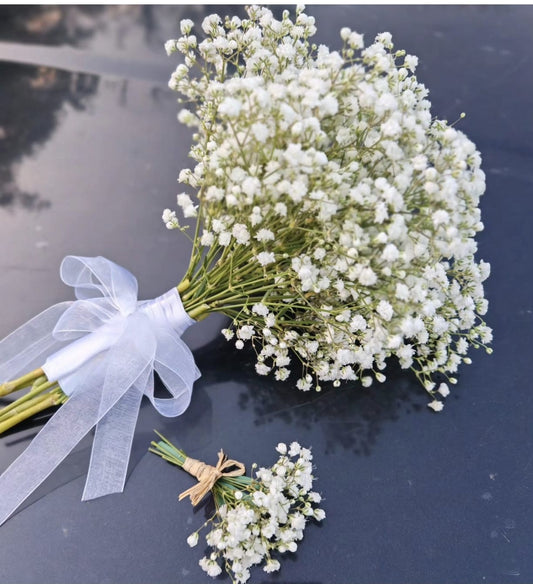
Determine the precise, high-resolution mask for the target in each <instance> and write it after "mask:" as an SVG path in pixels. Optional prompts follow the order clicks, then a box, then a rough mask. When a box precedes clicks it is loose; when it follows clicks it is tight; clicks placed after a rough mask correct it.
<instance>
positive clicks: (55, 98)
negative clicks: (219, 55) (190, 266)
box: [0, 6, 533, 584]
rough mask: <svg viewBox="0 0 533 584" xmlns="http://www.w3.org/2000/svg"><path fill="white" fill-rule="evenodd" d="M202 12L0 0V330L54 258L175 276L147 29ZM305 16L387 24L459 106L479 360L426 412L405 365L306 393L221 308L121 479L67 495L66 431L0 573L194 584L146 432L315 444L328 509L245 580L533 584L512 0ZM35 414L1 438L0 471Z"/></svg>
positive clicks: (143, 289)
mask: <svg viewBox="0 0 533 584" xmlns="http://www.w3.org/2000/svg"><path fill="white" fill-rule="evenodd" d="M277 9H279V8H276V10H277ZM233 10H241V9H240V8H234V9H233ZM218 11H219V12H221V11H222V7H218ZM208 12H210V10H209V9H207V8H205V7H196V8H188V7H137V6H136V7H107V8H101V7H92V8H81V9H76V8H72V7H64V8H52V7H46V8H42V9H41V8H38V7H24V8H22V7H13V8H6V7H2V8H0V59H2V61H0V75H1V77H0V79H1V80H2V82H1V85H0V249H1V250H2V252H1V255H0V269H1V273H2V286H1V292H0V301H1V305H2V306H3V307H4V308H3V309H2V311H1V314H0V336H2V337H3V336H4V335H6V334H7V333H9V332H10V331H11V330H12V329H13V328H15V327H16V326H18V325H20V324H22V323H23V322H25V321H26V320H28V319H29V318H30V317H31V316H33V315H34V314H36V313H37V312H39V311H40V310H42V309H44V308H45V307H47V306H49V305H50V304H52V303H54V302H58V301H60V300H64V299H70V290H68V289H67V288H66V287H65V286H63V285H62V284H61V283H60V281H59V277H58V268H59V263H60V261H61V259H62V258H63V256H65V255H67V254H79V255H97V254H102V255H105V256H107V257H109V258H110V259H112V260H114V261H115V262H117V263H119V264H121V265H124V266H125V267H127V268H128V269H130V270H131V271H132V272H133V273H134V274H135V275H136V276H137V278H138V280H139V284H140V296H141V297H143V298H149V297H153V296H155V295H158V294H160V293H162V292H163V291H165V290H167V289H168V288H170V287H171V286H172V285H173V284H175V283H177V281H178V280H179V278H180V276H181V274H182V273H183V271H184V270H185V267H186V261H187V257H188V251H189V245H188V242H187V240H186V239H185V238H184V237H183V236H180V234H179V233H176V232H168V231H167V230H165V228H164V226H163V225H162V223H161V221H160V216H161V212H162V209H163V208H164V207H169V206H173V204H174V201H175V193H176V192H177V189H178V187H177V185H176V176H177V174H178V171H179V169H180V168H182V167H184V166H186V165H187V164H188V161H187V158H186V154H187V151H188V147H189V134H188V132H187V131H186V130H185V129H183V128H182V127H180V126H179V124H178V123H177V122H176V121H175V116H176V112H177V109H178V108H177V105H176V103H175V97H176V96H175V95H174V94H173V93H172V92H170V91H169V90H167V88H166V78H167V76H168V74H170V72H171V70H172V67H173V64H174V61H171V60H169V59H167V57H166V56H165V55H164V52H163V50H162V42H164V40H166V39H167V37H170V36H176V35H177V32H176V31H177V23H178V21H179V19H180V18H182V17H184V16H189V17H193V18H195V19H196V20H199V19H201V17H202V15H203V14H205V13H208ZM308 12H309V13H310V14H313V15H315V16H316V17H317V20H318V27H319V32H318V35H317V40H318V42H326V43H328V44H330V45H333V46H338V41H337V39H338V35H337V33H338V30H339V29H340V27H341V26H350V27H352V28H353V29H354V30H357V31H359V32H363V33H365V37H366V39H367V42H368V41H370V40H371V39H372V38H373V36H374V34H375V33H377V32H379V31H382V30H389V31H390V32H391V33H392V34H393V38H394V40H395V43H396V46H397V47H398V48H405V49H406V50H407V51H408V52H410V53H413V54H416V55H418V56H419V58H420V68H419V77H420V78H421V79H422V80H423V81H424V82H425V83H426V84H427V86H428V87H429V89H430V99H431V101H432V102H433V113H434V114H435V115H437V116H439V117H443V118H449V119H450V120H454V119H456V118H457V117H458V116H459V114H460V113H461V112H462V111H466V112H467V114H468V116H467V118H466V119H465V120H464V121H462V122H461V126H460V127H461V129H463V130H464V131H465V132H466V133H467V134H468V135H469V137H470V138H471V139H472V140H474V141H475V142H476V144H477V146H478V148H479V150H480V151H481V152H482V155H483V158H484V166H483V168H484V170H485V172H486V173H487V185H488V188H487V193H486V195H485V196H484V198H483V199H482V213H483V221H484V223H485V225H486V230H485V231H484V232H483V233H482V234H481V236H480V238H479V244H480V245H479V247H480V257H482V258H484V259H486V260H488V261H490V262H491V264H492V276H491V277H490V279H489V280H488V282H487V286H486V289H487V296H488V298H489V301H490V309H489V313H488V322H489V324H490V325H491V326H493V327H494V330H495V340H494V354H493V355H492V356H487V355H485V354H484V353H482V352H480V351H476V352H474V353H473V354H472V355H471V356H472V358H473V365H471V366H466V367H463V368H462V369H461V371H460V376H459V383H458V385H457V386H456V387H455V388H453V396H450V398H448V400H447V403H446V407H445V410H444V411H443V412H442V413H441V414H438V415H437V414H433V413H432V412H431V411H430V410H429V409H428V408H426V406H425V404H426V403H427V401H428V400H427V397H426V395H425V394H424V391H423V390H422V389H421V388H420V387H419V386H418V385H417V383H416V381H415V380H414V379H413V378H412V376H410V375H407V374H405V373H404V372H396V373H393V374H392V375H390V376H389V379H388V381H387V383H386V384H385V385H383V386H376V387H374V388H372V389H371V390H362V389H360V388H358V387H349V388H345V389H341V390H336V391H331V392H324V393H323V394H317V395H308V394H301V393H298V392H297V391H296V390H293V389H291V388H290V387H288V386H284V385H281V384H276V383H274V382H273V381H271V380H265V379H263V378H259V377H257V376H256V375H255V374H254V373H253V358H252V356H251V355H249V354H246V353H242V352H237V351H235V350H234V349H232V347H231V346H230V345H229V344H228V343H226V342H225V341H224V340H223V338H222V337H220V336H218V335H217V330H218V329H219V328H220V324H221V319H218V320H217V319H216V318H213V319H211V318H210V319H207V320H206V321H205V322H203V323H201V324H200V325H197V326H196V327H194V328H193V329H192V330H190V331H189V333H188V340H189V342H190V344H191V346H192V347H193V348H194V351H195V358H196V360H197V363H198V366H199V367H200V369H201V371H202V373H203V376H202V378H201V379H200V380H199V381H198V382H197V383H196V385H195V390H194V394H193V400H192V403H191V406H190V408H189V409H188V410H187V412H186V413H185V414H184V415H183V416H181V417H180V418H178V419H174V420H165V419H163V418H161V417H159V416H158V415H157V414H156V413H155V412H154V411H153V410H152V409H151V407H150V406H149V405H148V404H144V405H143V408H142V410H141V414H140V419H139V424H138V429H137V434H136V438H135V442H134V446H133V453H132V461H131V467H130V475H129V479H128V482H127V484H126V488H125V491H124V493H123V494H121V495H111V496H107V497H104V498H102V499H98V500H96V501H92V502H88V503H81V502H80V498H81V493H82V488H83V483H84V480H85V472H86V468H87V464H88V457H89V449H90V443H91V441H90V437H87V438H86V439H85V440H84V441H83V442H82V443H81V444H80V445H79V447H78V448H77V449H76V450H75V452H74V453H73V454H72V455H71V456H70V457H69V458H68V459H67V460H66V461H65V462H64V463H63V464H62V465H61V467H60V468H59V469H58V470H57V471H56V472H54V474H53V475H52V476H51V477H50V479H49V480H48V481H46V483H45V484H43V485H42V486H41V487H40V488H39V490H38V491H37V492H36V493H35V494H34V495H33V496H32V497H31V499H30V500H29V501H28V502H27V503H26V504H25V505H24V506H23V508H22V510H21V511H20V512H18V513H17V514H16V515H15V516H14V517H12V518H11V519H10V520H9V521H8V522H7V523H6V524H5V525H4V526H2V527H1V528H0V582H2V583H5V584H33V583H35V584H37V583H40V584H42V583H54V584H76V583H79V584H96V583H102V584H103V583H109V584H134V583H144V584H146V583H152V584H173V583H178V582H179V583H187V582H190V583H198V582H207V581H211V579H210V578H208V577H207V576H206V575H205V574H204V573H203V572H202V571H201V570H200V568H199V567H198V565H197V562H198V560H199V558H200V557H201V555H202V549H201V546H199V547H198V548H195V549H192V550H191V549H190V548H189V547H188V546H187V545H186V543H185V539H186V537H187V535H188V534H189V533H190V532H191V531H193V530H195V529H196V528H197V527H199V526H200V524H201V523H202V522H203V521H204V518H205V517H206V512H207V511H206V509H205V507H202V508H200V509H198V510H196V511H193V510H192V508H191V506H190V505H189V504H188V503H187V502H181V503H178V502H177V494H178V493H179V492H181V491H182V490H183V489H185V488H187V487H188V486H189V485H190V484H191V481H190V480H189V479H188V477H187V476H186V475H185V474H183V473H182V472H181V471H179V470H178V469H175V468H173V467H171V466H170V465H168V464H165V463H163V461H161V460H160V459H158V458H157V457H155V456H153V455H151V454H148V453H147V452H146V448H147V446H148V443H149V441H150V439H151V438H152V429H153V428H157V429H159V430H160V431H161V432H163V433H164V434H166V435H167V436H168V437H169V438H171V439H172V440H173V441H175V442H176V443H177V444H180V445H181V446H182V447H183V448H185V449H186V450H188V451H189V453H190V454H191V455H193V456H195V457H197V458H203V459H205V460H206V461H208V462H209V461H213V460H214V459H215V456H216V451H217V450H218V449H219V448H221V447H222V448H224V449H225V450H226V451H227V452H228V453H229V454H230V455H231V456H232V457H234V458H237V459H239V460H242V461H243V462H245V463H247V464H250V463H251V462H252V461H258V462H259V463H260V464H265V465H266V464H271V463H272V462H273V461H274V459H275V454H274V451H273V447H274V446H275V444H276V443H277V442H278V441H280V440H285V441H291V440H298V441H300V442H301V443H302V444H306V445H311V446H312V448H313V453H314V457H315V461H316V465H317V474H318V476H319V481H318V484H317V487H318V489H319V490H320V491H321V492H322V493H323V495H324V497H325V501H324V505H323V506H324V509H325V510H326V513H327V518H326V520H325V522H324V523H323V524H321V525H320V526H318V525H310V526H309V528H308V529H307V530H306V535H305V538H304V541H303V543H302V545H301V547H300V548H299V550H298V552H297V554H296V555H295V556H293V557H287V558H286V559H285V561H284V562H282V569H281V572H280V574H277V575H272V576H268V575H264V574H263V573H262V572H260V571H257V572H255V573H254V574H253V578H252V581H264V582H279V583H281V582H293V583H298V582H302V583H303V582H307V583H311V582H324V583H329V582H348V581H350V582H358V583H365V584H374V583H380V584H387V583H390V584H394V583H405V582H410V583H413V584H427V583H435V584H445V583H451V582H453V583H456V584H460V583H465V584H473V583H480V584H490V583H503V584H505V583H507V582H509V583H514V582H516V583H530V582H533V555H532V554H531V542H532V541H533V513H532V503H531V501H532V496H533V490H532V486H533V450H532V445H533V434H532V428H531V420H532V419H533V399H532V398H531V396H530V395H531V365H530V364H531V354H532V349H531V347H532V346H533V343H532V341H533V338H532V337H533V334H532V333H533V290H532V284H533V277H532V262H531V257H530V254H531V252H530V250H531V249H532V243H533V242H532V233H533V231H532V230H531V227H530V216H531V213H532V211H533V197H532V196H531V186H532V183H533V171H532V165H531V160H532V155H533V148H532V144H533V114H532V113H531V96H532V95H533V77H532V75H531V70H532V66H533V63H532V54H533V49H532V45H531V30H532V26H533V8H531V7H528V6H523V7H501V6H500V7H486V6H485V7H484V6H464V7H461V6H448V7H431V6H409V7H401V6H395V7H386V6H374V7H372V6H359V7H352V6H339V7H320V6H310V7H309V9H308ZM42 45H46V47H47V50H46V51H45V50H43V49H42V48H41V46H42ZM40 65H47V66H48V68H42V67H39V66H40ZM41 425H42V422H40V423H32V424H27V425H26V426H24V427H23V428H22V429H19V430H17V431H15V432H12V433H10V434H9V435H8V436H5V437H1V438H0V470H3V469H4V468H5V467H7V465H8V464H9V462H10V461H12V460H13V459H14V458H15V457H16V456H17V455H18V454H19V453H20V452H22V450H23V449H24V448H25V446H26V445H27V444H28V443H29V441H30V439H31V438H32V436H34V435H35V433H36V432H37V431H38V429H39V427H40V426H41ZM223 580H224V581H226V582H229V579H228V578H227V577H225V578H224V579H223Z"/></svg>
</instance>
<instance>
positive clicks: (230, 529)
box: [150, 436, 326, 584]
mask: <svg viewBox="0 0 533 584" xmlns="http://www.w3.org/2000/svg"><path fill="white" fill-rule="evenodd" d="M160 437H161V438H162V440H161V441H160V442H157V443H156V442H152V444H151V448H150V451H151V452H154V453H155V454H158V455H159V456H161V457H162V458H164V459H165V460H167V461H169V462H171V463H173V464H175V465H177V466H180V467H183V466H184V465H185V464H186V462H185V461H186V460H187V456H186V454H185V453H184V452H183V451H182V450H179V449H177V448H175V447H174V446H173V445H172V444H171V443H170V442H168V440H166V439H165V438H163V437H162V436H160ZM276 450H277V451H278V453H279V454H280V457H279V458H278V460H277V461H276V463H275V464H274V465H273V466H272V467H270V468H264V467H261V468H259V469H258V470H257V471H256V473H255V478H253V477H248V476H245V475H244V474H242V471H235V470H232V469H234V468H235V467H236V466H237V465H240V463H236V462H235V461H227V459H226V458H225V456H224V455H223V453H222V452H221V453H220V454H219V463H218V465H217V468H218V469H219V471H218V474H217V477H218V478H217V480H216V481H215V483H214V484H213V485H211V486H210V487H208V489H210V490H211V492H212V495H213V498H214V501H215V506H216V512H215V514H214V516H213V517H212V518H211V519H209V520H208V521H207V522H206V523H205V524H204V525H203V526H202V527H206V526H211V531H210V532H209V533H208V534H207V535H206V538H205V539H206V542H207V544H208V546H209V547H210V548H211V551H209V552H208V553H207V555H206V556H204V557H203V558H202V559H201V560H200V561H199V564H200V567H201V568H202V569H203V570H204V571H205V572H206V573H207V574H208V575H209V576H212V577H216V576H218V575H219V574H220V573H221V571H222V567H224V568H225V569H226V571H228V572H229V574H230V576H231V578H232V580H233V582H235V583H238V584H244V583H245V582H247V581H248V580H249V578H250V576H251V572H250V569H251V568H253V566H258V565H261V564H263V570H264V571H265V572H267V573H269V572H276V571H278V570H279V569H280V562H279V560H278V559H276V558H275V557H273V556H274V555H279V554H284V553H287V552H292V553H294V552H295V551H296V550H297V548H298V543H297V542H299V541H301V540H302V538H303V535H304V530H305V528H306V527H307V525H308V523H309V521H311V520H313V521H322V520H323V519H324V518H325V516H326V514H325V512H324V510H323V509H320V508H318V507H317V506H316V505H317V504H318V503H320V501H321V500H322V498H321V496H320V495H319V494H318V493H317V492H315V491H312V490H311V489H312V485H313V481H314V479H315V477H314V476H313V464H312V460H313V457H312V455H311V451H310V450H309V449H308V448H302V447H301V446H300V444H299V443H298V442H292V443H291V444H290V447H289V448H288V449H287V445H286V444H284V443H279V444H278V446H277V447H276ZM240 466H242V465H240ZM254 466H255V465H254ZM187 468H190V467H188V466H187ZM210 468H211V469H212V470H215V469H214V468H213V467H210ZM190 472H192V473H193V474H194V472H193V471H190ZM205 474H206V471H205V470H202V471H200V473H199V475H198V480H199V481H201V480H202V478H201V477H205ZM194 476H197V475H196V474H194ZM197 488H200V489H201V487H200V483H199V484H198V485H197V486H196V487H193V488H192V489H189V490H188V491H186V492H185V493H182V495H180V499H181V498H183V497H184V496H189V495H190V496H191V500H192V501H193V504H195V503H196V502H199V501H200V500H201V498H200V499H198V500H193V496H195V495H193V491H194V490H195V489H197ZM204 495H205V493H204V491H203V490H201V492H200V497H203V496H204ZM187 543H188V544H189V545H190V546H191V547H193V546H195V545H196V544H197V543H198V531H196V532H194V533H193V534H191V535H190V536H189V537H188V538H187Z"/></svg>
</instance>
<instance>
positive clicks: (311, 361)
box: [163, 6, 491, 409]
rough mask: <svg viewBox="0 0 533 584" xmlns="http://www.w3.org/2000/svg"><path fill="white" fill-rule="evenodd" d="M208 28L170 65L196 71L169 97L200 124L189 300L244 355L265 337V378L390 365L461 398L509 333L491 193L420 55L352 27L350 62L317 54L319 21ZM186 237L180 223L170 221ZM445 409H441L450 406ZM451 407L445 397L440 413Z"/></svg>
mask: <svg viewBox="0 0 533 584" xmlns="http://www.w3.org/2000/svg"><path fill="white" fill-rule="evenodd" d="M247 13H248V18H247V19H244V20H241V19H239V18H237V17H233V18H226V19H225V20H222V19H221V18H220V17H219V16H218V15H216V14H213V15H211V16H208V17H206V18H205V19H204V21H203V23H202V31H203V35H204V40H202V41H200V40H199V39H198V38H197V37H196V36H195V34H193V23H192V21H190V20H184V21H182V22H181V32H182V35H183V36H182V37H181V38H180V39H178V40H172V41H168V43H167V44H166V49H167V52H168V53H169V54H171V53H174V52H176V51H178V52H181V53H183V55H184V63H182V64H180V65H179V66H178V67H177V69H176V71H175V72H174V73H173V75H172V77H171V79H170V82H169V85H170V87H171V88H172V89H174V90H176V91H178V92H179V93H180V94H181V95H182V96H184V99H183V101H185V102H187V103H188V109H183V110H182V111H181V112H180V114H179V116H178V117H179V119H180V120H181V121H182V122H183V123H185V124H187V125H188V126H190V127H193V128H195V130H196V133H195V134H194V144H193V146H192V148H191V151H190V156H191V157H192V158H193V159H194V160H195V161H196V163H197V164H196V166H195V167H194V169H193V170H189V169H186V170H183V171H182V172H181V174H180V177H179V180H180V181H181V182H182V183H185V184H186V185H189V186H190V187H192V188H193V189H195V190H196V196H197V201H195V202H193V200H192V199H191V197H190V195H189V194H187V193H182V194H180V195H178V201H177V202H178V205H179V207H180V208H181V211H182V212H183V215H184V216H185V217H197V233H196V237H195V239H194V248H193V254H192V259H191V265H190V267H189V270H188V272H187V276H186V281H187V282H190V287H189V289H188V290H187V291H186V292H185V295H184V301H185V304H186V306H190V308H191V309H192V312H190V314H195V315H196V316H199V315H200V316H203V314H205V313H208V312H211V311H218V312H222V313H224V314H226V315H227V316H229V317H230V318H231V319H232V321H233V327H231V328H228V329H225V330H224V331H223V333H224V334H225V336H226V338H228V339H235V343H236V346H237V348H242V347H243V345H244V343H245V342H251V343H252V344H253V346H254V348H255V350H256V353H257V364H256V370H257V372H258V373H259V374H261V375H267V374H270V373H273V374H274V376H275V378H276V379H278V380H284V379H286V378H287V377H288V376H289V373H290V371H291V370H292V369H295V370H296V372H297V373H298V372H299V373H300V374H299V377H298V379H297V380H296V385H297V387H298V388H300V389H301V390H304V391H305V390H309V389H310V388H312V387H314V388H316V389H320V387H321V384H322V382H328V381H329V382H333V384H334V385H339V384H340V383H341V381H343V380H360V382H361V383H362V384H363V385H364V386H368V385H370V384H371V383H372V381H373V379H377V380H378V381H383V380H384V379H385V376H384V374H383V373H382V370H383V369H384V368H385V361H386V359H388V358H389V357H395V358H397V359H398V361H399V363H400V365H401V367H403V368H410V369H412V370H413V371H414V372H415V373H416V375H417V377H418V378H419V379H420V381H421V383H422V384H423V386H424V387H425V388H426V390H427V391H428V392H429V393H430V395H431V396H433V397H442V396H445V395H446V393H447V392H448V391H449V389H448V386H447V384H446V383H444V384H441V385H439V388H438V389H437V385H436V383H435V376H436V374H438V375H440V376H444V377H445V378H447V380H448V382H451V383H455V382H456V379H455V377H454V375H455V373H456V371H457V369H458V365H459V364H460V363H461V362H467V363H468V362H470V358H469V357H467V351H468V349H469V346H474V347H479V346H486V344H487V343H489V342H490V341H491V330H490V329H489V328H488V327H487V326H486V324H485V322H484V321H483V318H482V315H484V314H485V312H486V310H487V301H486V300H485V298H484V290H483V285H482V282H483V280H485V278H487V276H488V275H489V265H488V264H487V263H485V262H483V261H480V262H479V263H478V262H477V261H476V260H475V257H474V255H475V252H476V249H477V245H476V242H475V239H474V238H475V235H476V233H477V232H479V231H480V230H481V229H482V228H483V224H482V223H481V221H480V211H479V208H478V204H479V198H480V196H481V195H482V193H483V192H484V189H485V178H484V173H483V172H482V170H481V169H480V162H481V158H480V155H479V153H478V152H477V151H476V149H475V146H474V144H473V143H472V142H471V141H470V140H468V139H467V137H466V136H465V135H464V134H463V133H461V132H460V131H458V130H456V129H455V128H454V127H452V126H453V125H449V124H448V123H447V122H446V121H443V120H438V119H434V118H432V116H431V113H430V102H429V101H428V100H427V94H428V91H427V89H426V88H425V87H424V86H423V85H422V84H421V83H419V82H418V81H417V79H416V77H415V75H414V71H415V69H416V66H417V62H418V59H417V58H416V57H415V56H412V55H406V54H405V51H398V50H395V49H394V47H393V43H392V40H391V35H390V34H389V33H382V34H380V35H378V36H377V37H376V40H375V42H374V43H373V44H371V45H370V46H368V47H367V48H364V43H363V37H362V36H361V35H360V34H357V33H355V32H352V31H351V30H350V29H348V28H344V29H342V30H341V32H340V34H341V39H342V41H343V43H344V44H343V48H342V51H341V52H333V51H330V50H329V49H328V47H326V46H324V45H321V46H319V47H316V46H315V45H311V44H310V42H309V39H310V37H311V36H312V35H313V34H314V33H315V30H316V28H315V21H314V18H313V17H311V16H308V15H306V14H305V13H304V12H303V8H302V7H298V8H297V10H296V16H295V19H294V21H293V20H291V17H290V15H289V12H288V11H284V13H283V18H282V20H276V19H275V18H274V16H273V15H272V13H271V11H270V10H268V9H266V8H262V7H257V6H254V7H250V8H248V9H247ZM163 219H164V221H165V223H166V225H167V227H168V228H179V227H180V224H179V221H178V219H177V217H176V213H175V212H174V211H170V210H168V209H167V210H166V211H165V213H164V215H163ZM439 404H440V405H439ZM441 406H442V402H439V401H438V400H434V401H433V402H432V407H433V408H434V409H439V407H441Z"/></svg>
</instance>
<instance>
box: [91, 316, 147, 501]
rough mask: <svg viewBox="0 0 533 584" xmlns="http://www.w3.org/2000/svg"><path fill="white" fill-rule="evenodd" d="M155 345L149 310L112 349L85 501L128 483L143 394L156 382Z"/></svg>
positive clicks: (133, 319)
mask: <svg viewBox="0 0 533 584" xmlns="http://www.w3.org/2000/svg"><path fill="white" fill-rule="evenodd" d="M155 351H156V341H155V337H154V335H153V333H152V332H151V330H150V328H149V321H148V319H146V317H144V316H137V317H136V316H132V317H130V319H129V320H128V323H127V325H126V328H125V331H124V334H123V335H122V337H121V338H120V339H119V340H118V341H117V342H116V344H115V345H113V346H112V347H111V348H110V349H109V352H108V354H107V356H106V367H107V369H106V373H105V379H104V384H103V385H104V387H103V390H102V399H101V402H100V411H99V415H98V426H97V429H96V436H95V439H94V442H93V449H92V453H91V462H90V465H89V471H88V476H87V481H86V483H85V490H84V492H83V497H82V499H83V500H84V501H86V500H89V499H95V498H96V497H100V496H102V495H108V494H110V493H120V492H122V490H123V489H124V483H125V480H126V473H127V469H128V462H129V457H130V451H131V444H132V442H133V434H134V432H135V425H136V422H137V416H138V414H139V408H140V406H141V399H142V396H143V393H144V391H145V390H146V391H148V390H147V389H146V388H147V387H149V386H150V385H152V386H153V360H154V355H155Z"/></svg>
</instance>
